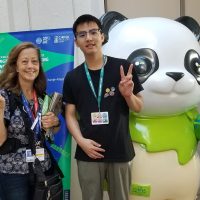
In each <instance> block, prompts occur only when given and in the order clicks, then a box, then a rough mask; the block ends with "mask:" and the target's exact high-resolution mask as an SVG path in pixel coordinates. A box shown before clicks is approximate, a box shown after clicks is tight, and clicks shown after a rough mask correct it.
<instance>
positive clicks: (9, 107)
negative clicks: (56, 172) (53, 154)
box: [0, 42, 59, 200]
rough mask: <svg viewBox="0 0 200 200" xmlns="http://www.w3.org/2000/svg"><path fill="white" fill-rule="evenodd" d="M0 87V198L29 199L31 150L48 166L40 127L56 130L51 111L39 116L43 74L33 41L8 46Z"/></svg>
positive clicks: (49, 161)
mask: <svg viewBox="0 0 200 200" xmlns="http://www.w3.org/2000/svg"><path fill="white" fill-rule="evenodd" d="M0 88H1V92H0V94H1V95H0V130H1V131H0V154H1V155H0V200H4V199H6V200H16V199H18V200H29V199H31V197H32V192H33V191H32V187H31V181H30V180H31V179H30V174H32V173H30V172H32V171H33V170H31V168H32V167H30V166H31V165H32V164H33V163H34V156H33V154H34V155H36V156H37V157H38V158H39V159H40V160H41V164H42V168H43V171H45V172H46V173H47V172H49V171H50V169H51V160H50V156H49V154H48V152H47V150H46V148H45V146H43V143H44V134H43V133H44V131H42V130H46V129H48V128H54V132H56V131H57V129H58V127H59V119H58V117H57V116H55V115H54V113H52V112H48V113H47V114H46V115H45V116H42V117H41V106H42V103H43V98H44V95H45V89H46V78H45V74H44V72H43V70H42V63H41V57H40V50H39V49H38V48H37V47H36V46H35V45H34V44H32V43H30V42H24V43H21V44H19V45H17V46H16V47H14V48H13V49H12V50H11V52H10V54H9V56H8V60H7V62H6V64H5V67H4V69H3V72H2V73H1V74H0ZM31 130H32V131H31ZM11 147H12V148H11ZM36 147H37V151H34V150H36ZM1 149H2V152H3V153H1ZM32 169H33V168H32Z"/></svg>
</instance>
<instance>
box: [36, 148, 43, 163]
mask: <svg viewBox="0 0 200 200" xmlns="http://www.w3.org/2000/svg"><path fill="white" fill-rule="evenodd" d="M35 156H36V157H37V158H38V159H39V161H44V148H37V149H36V155H35Z"/></svg>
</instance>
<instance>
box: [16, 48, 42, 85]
mask: <svg viewBox="0 0 200 200" xmlns="http://www.w3.org/2000/svg"><path fill="white" fill-rule="evenodd" d="M16 70H17V72H18V79H19V81H20V83H25V82H30V83H33V82H34V80H35V79H36V78H37V76H38V74H39V70H40V63H39V58H38V53H37V50H36V49H33V48H27V49H24V50H22V51H21V53H20V54H19V56H18V59H17V68H16Z"/></svg>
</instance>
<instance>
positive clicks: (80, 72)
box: [63, 56, 143, 162]
mask: <svg viewBox="0 0 200 200" xmlns="http://www.w3.org/2000/svg"><path fill="white" fill-rule="evenodd" d="M120 65H123V67H124V72H125V74H127V72H128V68H129V66H130V63H128V62H127V61H126V60H125V59H119V58H113V57H109V56H108V57H107V62H106V64H105V66H104V77H103V88H102V98H101V105H100V111H101V112H106V111H107V112H108V114H109V124H106V125H92V124H91V113H92V112H98V111H99V109H98V103H97V99H96V98H95V96H94V94H93V92H92V90H91V88H90V86H89V83H88V80H87V77H86V73H85V69H84V63H83V64H81V65H80V66H78V67H77V68H75V69H74V70H72V71H70V72H68V73H67V75H66V77H65V81H64V86H63V101H64V102H65V103H70V104H74V105H75V106H76V110H77V112H78V116H79V126H80V129H81V133H82V135H83V136H84V137H85V138H88V139H92V140H94V141H96V142H98V143H99V144H101V147H102V148H103V149H105V153H103V154H104V158H102V159H97V160H94V159H91V158H90V157H88V156H87V155H86V154H85V153H84V151H82V149H81V148H80V147H79V146H78V145H77V149H76V154H75V158H76V159H78V160H83V161H95V162H98V161H100V162H127V161H130V160H132V158H133V157H134V149H133V145H132V141H131V137H130V133H129V108H128V105H127V103H126V101H125V99H124V98H123V96H122V95H121V94H120V92H119V89H118V85H119V82H120V80H121V77H120ZM89 72H90V76H91V78H92V81H93V85H94V88H95V91H96V94H98V87H99V78H100V70H89ZM133 82H134V91H133V93H134V94H137V93H138V92H140V91H141V90H143V88H142V86H141V84H140V82H139V80H138V77H137V75H136V72H135V70H134V69H133Z"/></svg>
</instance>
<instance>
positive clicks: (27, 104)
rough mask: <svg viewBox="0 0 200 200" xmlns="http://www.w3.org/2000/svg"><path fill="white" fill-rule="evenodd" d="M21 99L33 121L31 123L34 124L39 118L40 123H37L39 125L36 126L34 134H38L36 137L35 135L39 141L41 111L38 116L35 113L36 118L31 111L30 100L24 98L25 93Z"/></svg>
mask: <svg viewBox="0 0 200 200" xmlns="http://www.w3.org/2000/svg"><path fill="white" fill-rule="evenodd" d="M21 97H22V102H23V105H24V108H25V111H26V112H27V114H28V117H29V118H30V119H31V122H32V123H34V120H35V118H37V117H38V121H37V123H36V125H35V127H34V129H33V130H34V132H35V133H36V135H35V137H36V140H37V141H38V140H39V135H40V131H41V119H40V116H41V112H40V111H39V110H40V109H38V110H37V114H36V113H35V117H34V115H33V112H32V111H31V109H30V106H29V103H28V100H27V99H26V97H25V96H24V94H23V93H21ZM35 103H36V102H34V104H35Z"/></svg>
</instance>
